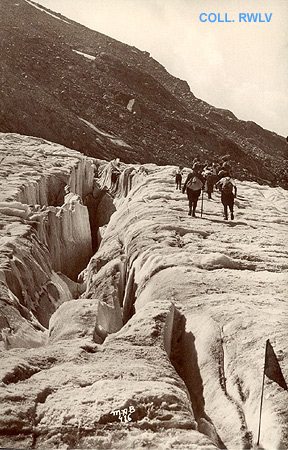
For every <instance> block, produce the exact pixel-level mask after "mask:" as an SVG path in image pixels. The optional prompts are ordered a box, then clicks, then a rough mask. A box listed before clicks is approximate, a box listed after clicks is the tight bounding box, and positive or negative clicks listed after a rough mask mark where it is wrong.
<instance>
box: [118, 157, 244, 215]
mask: <svg viewBox="0 0 288 450" xmlns="http://www.w3.org/2000/svg"><path fill="white" fill-rule="evenodd" d="M110 165H111V184H112V185H116V184H117V182H118V178H119V175H120V173H121V168H120V159H119V158H116V159H115V160H113V161H111V162H110ZM140 168H142V166H140ZM231 170H232V169H231V165H230V163H229V160H228V158H227V157H223V159H222V161H221V163H216V162H213V163H211V164H209V162H206V163H204V164H201V163H200V162H199V161H198V160H197V159H196V158H195V160H194V161H193V167H192V171H191V172H190V173H189V174H188V176H187V178H186V181H185V183H184V185H183V188H182V177H183V174H184V170H183V168H182V167H181V166H179V167H178V169H177V171H176V173H175V182H176V189H179V190H182V192H183V194H184V193H185V191H186V192H187V197H188V203H189V211H188V215H190V216H192V217H195V216H196V207H197V203H198V200H199V197H200V195H201V192H203V191H205V192H207V195H208V199H209V200H212V193H213V189H214V186H215V188H216V189H218V190H219V191H220V192H221V202H222V204H223V207H224V219H225V220H228V212H230V217H231V220H233V219H234V199H235V197H236V195H237V187H236V185H235V182H234V181H233V179H232V178H231ZM145 172H146V170H145ZM202 198H203V197H202ZM201 211H202V206H201Z"/></svg>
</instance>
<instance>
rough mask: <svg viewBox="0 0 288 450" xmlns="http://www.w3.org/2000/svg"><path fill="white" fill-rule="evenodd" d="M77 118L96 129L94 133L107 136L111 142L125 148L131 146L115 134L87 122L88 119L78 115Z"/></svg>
mask: <svg viewBox="0 0 288 450" xmlns="http://www.w3.org/2000/svg"><path fill="white" fill-rule="evenodd" d="M78 119H80V120H81V121H82V122H84V123H86V125H88V127H90V128H92V130H94V131H96V133H98V134H100V135H101V136H104V137H107V138H108V139H109V140H110V141H111V142H112V144H116V145H119V146H121V147H126V148H132V147H131V146H130V145H129V144H127V143H126V142H125V141H123V139H120V138H118V137H117V136H113V134H109V133H106V132H105V131H102V130H100V129H99V128H97V127H95V125H93V123H90V122H88V120H85V119H82V117H79V116H78Z"/></svg>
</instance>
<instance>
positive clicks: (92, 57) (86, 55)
mask: <svg viewBox="0 0 288 450" xmlns="http://www.w3.org/2000/svg"><path fill="white" fill-rule="evenodd" d="M72 52H74V53H77V54H78V55H81V56H84V57H85V58H87V59H90V60H91V61H94V60H95V59H96V56H92V55H88V53H83V52H79V50H74V49H72Z"/></svg>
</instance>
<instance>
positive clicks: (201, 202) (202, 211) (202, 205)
mask: <svg viewBox="0 0 288 450" xmlns="http://www.w3.org/2000/svg"><path fill="white" fill-rule="evenodd" d="M203 197H204V190H203V189H202V195H201V214H200V217H202V214H203Z"/></svg>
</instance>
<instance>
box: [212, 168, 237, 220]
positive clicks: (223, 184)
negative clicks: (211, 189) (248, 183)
mask: <svg viewBox="0 0 288 450" xmlns="http://www.w3.org/2000/svg"><path fill="white" fill-rule="evenodd" d="M216 188H217V189H219V190H220V192H221V202H222V205H223V207H224V220H228V207H229V210H230V214H231V220H234V199H235V197H236V195H237V187H236V185H235V183H234V181H233V180H232V178H231V177H230V176H229V175H228V174H227V173H224V174H223V175H222V178H221V179H220V180H219V181H218V183H216ZM233 191H234V192H233Z"/></svg>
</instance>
